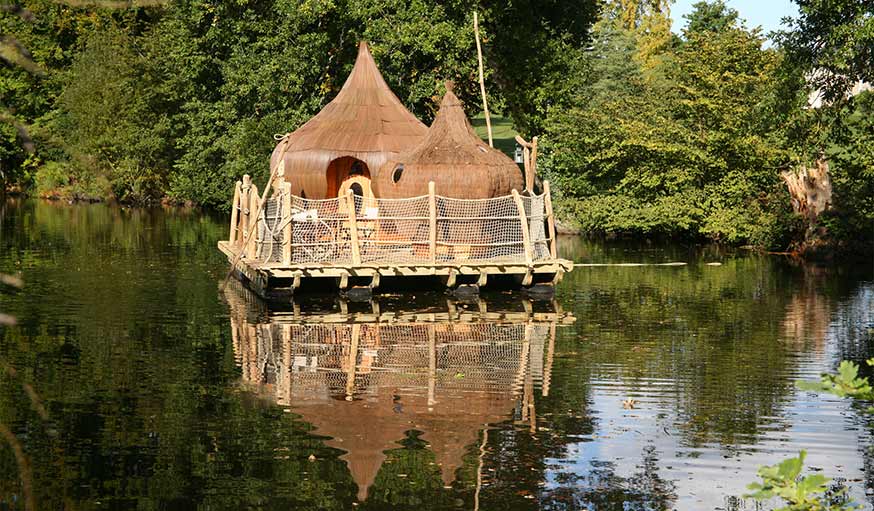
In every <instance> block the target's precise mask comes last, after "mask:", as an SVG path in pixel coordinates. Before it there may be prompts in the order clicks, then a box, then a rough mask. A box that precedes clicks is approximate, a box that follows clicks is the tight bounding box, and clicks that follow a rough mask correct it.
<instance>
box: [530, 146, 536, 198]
mask: <svg viewBox="0 0 874 511" xmlns="http://www.w3.org/2000/svg"><path fill="white" fill-rule="evenodd" d="M528 168H529V170H530V171H531V183H530V186H529V187H528V191H530V192H531V193H534V184H535V183H536V180H537V137H533V138H532V139H531V155H530V156H529V157H528Z"/></svg>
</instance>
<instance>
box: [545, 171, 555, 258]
mask: <svg viewBox="0 0 874 511" xmlns="http://www.w3.org/2000/svg"><path fill="white" fill-rule="evenodd" d="M543 207H544V209H546V227H547V229H546V235H547V236H548V237H549V257H551V258H553V259H556V258H557V257H558V255H557V254H558V250H557V249H556V246H555V243H556V241H558V240H557V239H556V237H555V215H554V214H553V212H552V194H551V193H550V191H549V181H544V182H543Z"/></svg>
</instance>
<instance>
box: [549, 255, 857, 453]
mask: <svg viewBox="0 0 874 511" xmlns="http://www.w3.org/2000/svg"><path fill="white" fill-rule="evenodd" d="M691 256H692V257H695V256H696V254H691ZM614 257H615V256H614ZM625 257H626V258H627V259H628V260H635V261H636V260H639V259H641V258H643V259H645V258H646V253H645V252H634V251H631V252H629V253H628V254H627V255H625ZM686 260H688V259H686ZM689 262H690V264H689V265H688V266H684V267H676V268H674V267H671V268H653V267H637V268H607V269H605V268H581V269H578V270H577V271H575V272H573V273H571V274H569V275H568V276H567V280H569V281H570V283H569V285H568V286H567V287H564V288H562V289H560V291H567V290H573V293H574V295H575V298H576V299H575V305H574V313H575V315H576V316H577V317H578V318H580V321H578V323H577V327H576V330H577V332H576V334H577V337H576V339H572V340H567V341H565V342H564V343H562V345H561V348H560V349H559V350H558V354H559V356H560V355H561V353H562V351H563V350H566V351H572V352H575V353H578V354H579V355H580V356H579V357H577V358H576V363H577V367H576V368H575V369H574V370H573V374H575V375H579V376H577V377H580V378H608V379H618V380H620V381H621V382H622V384H623V385H622V386H623V388H627V389H628V391H629V392H639V393H640V395H645V396H646V397H647V399H654V400H657V401H660V402H662V403H663V406H664V407H665V408H667V409H676V410H677V415H678V419H679V421H680V423H679V424H678V427H679V428H680V430H681V431H682V432H683V434H684V438H685V440H686V441H687V442H690V443H692V444H693V445H700V444H702V443H709V442H718V443H720V444H721V445H722V446H723V447H727V448H732V447H733V446H737V445H739V444H747V443H753V442H755V440H756V438H757V437H758V435H759V431H760V430H761V427H762V425H763V423H767V422H769V421H771V422H773V421H781V420H782V419H779V418H778V417H781V416H782V409H783V407H784V406H785V404H786V403H787V402H788V401H789V400H790V399H791V398H792V396H793V395H794V394H795V392H796V391H795V386H794V381H795V380H796V379H797V377H798V376H797V375H798V372H799V363H800V362H801V361H802V360H803V359H805V358H808V357H806V354H807V353H810V352H814V353H822V351H823V346H824V343H825V342H827V336H828V335H829V333H828V332H829V325H830V324H832V322H833V321H835V319H836V318H838V319H839V318H840V317H841V314H842V313H841V312H839V311H840V307H839V306H837V305H836V304H837V302H838V301H839V299H840V297H841V296H846V295H847V294H852V293H853V292H855V291H854V288H857V287H858V280H857V279H841V278H837V279H835V278H832V277H834V276H835V275H834V274H831V275H829V274H826V275H825V276H821V275H819V274H818V273H817V270H816V269H815V268H813V267H808V266H802V267H800V268H793V267H791V266H788V265H786V264H784V263H783V261H781V260H779V259H775V258H766V257H756V256H750V257H743V258H736V259H727V260H724V261H723V264H722V266H717V267H712V266H706V265H704V264H701V263H699V262H698V261H697V260H695V259H693V260H691V261H689ZM834 281H837V282H845V283H849V286H848V285H847V284H842V286H844V287H841V285H838V284H835V283H834ZM560 297H561V295H560ZM836 307H837V309H836ZM840 329H848V328H846V326H845V325H842V326H841V328H840ZM828 342H831V341H828ZM838 344H839V345H840V344H841V342H840V341H838ZM556 373H557V374H559V370H558V369H557V370H556ZM582 375H586V376H582ZM653 380H661V381H662V382H664V380H669V381H670V382H671V386H670V387H666V386H659V387H652V386H651V385H650V382H651V381H653ZM775 418H776V419H775ZM776 426H777V427H779V424H776Z"/></svg>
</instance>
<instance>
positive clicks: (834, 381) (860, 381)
mask: <svg viewBox="0 0 874 511" xmlns="http://www.w3.org/2000/svg"><path fill="white" fill-rule="evenodd" d="M867 364H868V365H869V366H871V365H874V358H872V359H869V360H868V361H867ZM798 387H799V388H801V389H804V390H813V391H817V392H827V393H829V394H834V395H835V396H838V397H850V398H853V399H860V400H865V401H872V400H874V389H872V388H871V384H870V383H869V382H868V378H864V377H860V376H859V366H858V364H856V363H854V362H850V361H848V360H844V361H842V362H841V364H840V366H838V372H837V373H836V374H823V375H822V376H821V377H820V380H819V381H802V382H798Z"/></svg>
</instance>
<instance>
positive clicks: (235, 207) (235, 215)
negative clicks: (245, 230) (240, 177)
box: [228, 181, 243, 245]
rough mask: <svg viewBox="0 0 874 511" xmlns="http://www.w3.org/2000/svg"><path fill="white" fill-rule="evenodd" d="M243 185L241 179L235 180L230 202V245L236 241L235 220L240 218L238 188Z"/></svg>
mask: <svg viewBox="0 0 874 511" xmlns="http://www.w3.org/2000/svg"><path fill="white" fill-rule="evenodd" d="M242 186H243V183H242V181H237V184H236V185H234V200H233V201H232V202H231V205H232V206H231V232H230V233H229V234H228V242H229V243H230V244H231V245H235V244H236V243H237V230H238V229H239V227H238V226H237V222H239V220H240V191H241V190H240V188H241V187H242Z"/></svg>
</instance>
